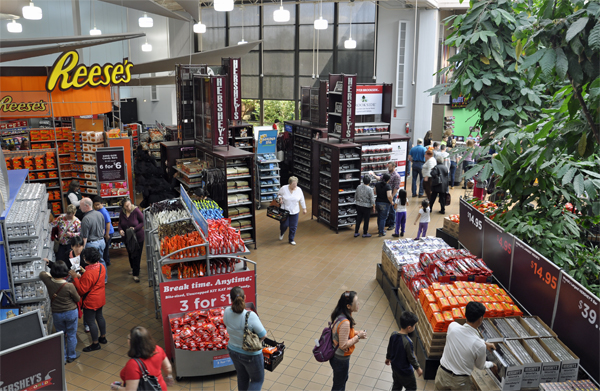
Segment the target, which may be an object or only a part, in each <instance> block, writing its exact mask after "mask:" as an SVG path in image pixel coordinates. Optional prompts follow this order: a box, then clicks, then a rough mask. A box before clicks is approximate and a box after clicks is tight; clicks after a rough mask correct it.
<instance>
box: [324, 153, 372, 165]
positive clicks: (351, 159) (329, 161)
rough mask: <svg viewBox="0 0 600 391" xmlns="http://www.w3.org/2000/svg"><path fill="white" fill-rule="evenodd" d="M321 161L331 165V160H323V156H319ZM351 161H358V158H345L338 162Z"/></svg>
mask: <svg viewBox="0 0 600 391" xmlns="http://www.w3.org/2000/svg"><path fill="white" fill-rule="evenodd" d="M363 156H364V155H363ZM321 160H325V161H326V162H328V163H331V160H329V159H327V158H324V157H323V156H321ZM353 160H360V158H359V157H347V158H343V159H340V160H339V161H340V162H350V161H353Z"/></svg>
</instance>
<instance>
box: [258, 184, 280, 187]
mask: <svg viewBox="0 0 600 391" xmlns="http://www.w3.org/2000/svg"><path fill="white" fill-rule="evenodd" d="M273 186H279V183H271V184H270V185H260V187H273Z"/></svg>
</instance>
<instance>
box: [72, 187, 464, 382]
mask: <svg viewBox="0 0 600 391" xmlns="http://www.w3.org/2000/svg"><path fill="white" fill-rule="evenodd" d="M451 192H452V199H453V200H454V201H453V203H452V205H451V206H449V207H447V208H446V212H447V213H446V215H449V214H454V213H458V197H459V195H461V194H462V190H461V189H460V188H457V189H455V190H452V191H451ZM305 195H306V194H305ZM409 201H410V205H409V208H408V217H407V232H406V236H405V237H413V238H414V237H415V236H416V233H417V226H416V225H413V222H414V220H415V218H416V215H417V214H418V209H419V205H420V201H421V199H418V198H409ZM310 203H311V199H310V197H307V204H308V210H309V211H310V207H311V206H310ZM438 211H439V204H436V206H435V208H434V213H432V215H431V223H430V224H429V230H428V234H429V235H432V236H434V235H435V229H436V228H439V227H441V226H442V225H443V217H444V216H442V215H440V214H439V213H437V212H438ZM256 220H257V227H258V243H259V246H258V249H257V250H253V251H252V254H251V255H250V256H249V258H250V259H252V260H254V261H257V262H258V284H257V290H258V292H257V293H258V313H259V316H260V318H261V320H262V322H263V324H264V325H265V328H266V329H267V330H268V332H269V334H268V335H269V338H273V336H274V337H275V339H277V340H283V341H285V344H286V347H287V349H286V352H285V358H284V360H283V362H282V363H281V364H280V365H279V367H277V369H276V370H275V372H273V373H271V372H268V371H265V383H264V387H263V390H277V391H279V390H287V389H290V390H295V389H300V390H311V391H312V390H329V389H331V383H332V380H331V375H332V371H331V367H330V366H329V364H328V363H324V364H320V363H318V362H316V361H315V360H314V358H313V357H312V348H313V346H314V340H315V339H317V338H319V336H320V333H321V330H322V329H323V327H325V326H326V325H327V321H328V319H329V316H330V314H331V311H332V310H333V308H334V307H335V304H336V303H337V300H338V299H339V296H340V294H341V293H342V292H343V291H345V290H355V291H357V292H358V295H359V299H360V301H361V303H362V304H361V308H360V311H359V312H358V313H357V314H356V317H355V319H356V322H357V327H358V328H360V329H366V330H367V332H368V334H369V338H368V339H367V340H366V341H361V342H359V344H358V345H357V347H356V350H355V351H354V354H353V355H352V358H351V361H350V378H349V382H348V384H347V389H348V390H389V389H390V388H391V386H392V373H391V369H390V368H389V367H387V366H385V365H384V360H385V352H386V348H387V343H388V338H389V335H390V334H391V332H392V331H394V330H396V329H397V328H398V327H397V325H396V322H395V320H394V318H393V315H392V313H391V310H390V308H389V305H388V301H387V299H386V297H385V295H384V294H383V291H382V290H381V288H380V287H379V285H378V283H377V281H376V280H375V271H376V269H375V267H376V266H375V265H376V264H377V263H380V262H381V247H382V241H383V239H392V238H391V233H392V232H388V235H387V236H386V237H385V238H379V237H377V235H376V234H374V235H373V237H372V238H362V237H358V238H354V236H353V233H354V230H353V229H352V228H351V229H346V230H342V231H340V233H339V234H336V233H335V231H332V230H330V229H329V228H327V227H325V226H324V225H323V224H320V223H317V222H316V220H311V219H310V215H309V214H307V215H301V216H300V224H299V227H298V232H297V234H296V242H297V243H298V245H297V246H291V245H289V244H288V243H287V240H286V239H284V240H283V241H279V240H278V236H279V234H278V229H279V228H278V223H277V222H276V221H275V220H271V219H268V218H267V217H266V209H264V208H263V209H261V210H259V211H258V213H257V219H256ZM370 225H371V229H370V232H371V233H372V234H373V233H376V232H377V228H376V227H377V224H376V219H375V218H374V217H373V218H371V222H370ZM112 254H113V255H112V256H111V260H112V266H110V267H109V269H108V270H109V283H108V285H107V287H106V295H107V303H106V306H105V307H104V316H105V318H106V322H107V330H108V331H107V339H108V341H109V342H108V344H107V345H102V350H100V351H96V352H91V353H82V355H81V357H80V358H79V359H78V360H77V361H75V362H73V363H71V364H67V366H66V376H67V382H68V386H69V390H94V389H95V390H108V389H110V383H112V382H113V381H116V380H120V379H119V372H120V371H121V368H123V366H124V365H125V363H126V362H127V360H128V357H127V350H128V349H127V335H128V333H129V330H130V329H131V328H132V327H134V326H137V325H141V326H144V327H146V328H148V329H149V330H150V332H151V333H152V335H153V337H154V338H155V339H156V341H157V342H158V344H159V345H161V346H163V345H164V341H163V334H162V327H161V324H160V321H159V320H158V319H155V317H154V301H153V297H152V288H150V287H148V281H147V272H146V270H147V269H146V267H145V262H144V261H143V260H144V259H145V255H144V257H143V260H142V273H141V275H140V278H141V280H142V282H140V283H139V284H137V283H135V282H133V280H132V277H131V276H130V275H128V274H127V272H128V271H129V266H128V261H127V253H126V251H125V250H118V251H115V252H113V253H112ZM78 340H79V344H78V346H77V350H78V351H81V349H82V348H83V347H85V346H87V345H89V344H90V336H89V334H86V333H84V331H83V326H82V323H81V321H80V323H79V332H78ZM417 384H418V386H419V389H420V390H433V381H431V380H430V381H427V382H426V381H423V380H422V379H421V378H418V379H417ZM236 388H237V382H236V377H235V373H231V374H225V375H220V376H213V377H203V378H191V379H190V378H186V379H183V381H181V382H177V383H176V384H175V386H173V387H170V388H169V389H170V390H234V389H236Z"/></svg>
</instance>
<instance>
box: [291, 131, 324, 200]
mask: <svg viewBox="0 0 600 391" xmlns="http://www.w3.org/2000/svg"><path fill="white" fill-rule="evenodd" d="M285 125H286V126H288V125H289V126H291V127H292V142H293V162H294V163H293V165H292V175H294V176H297V177H298V186H300V188H302V189H303V190H305V191H308V192H311V191H312V188H313V178H316V176H314V174H313V166H315V165H317V166H318V163H313V160H312V151H313V140H319V139H322V138H324V137H326V136H327V128H326V127H319V126H318V125H313V124H311V123H310V122H309V121H286V122H285Z"/></svg>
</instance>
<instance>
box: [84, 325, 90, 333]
mask: <svg viewBox="0 0 600 391" xmlns="http://www.w3.org/2000/svg"><path fill="white" fill-rule="evenodd" d="M83 331H85V332H86V333H89V332H90V326H88V325H87V324H86V325H85V327H84V328H83Z"/></svg>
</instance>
